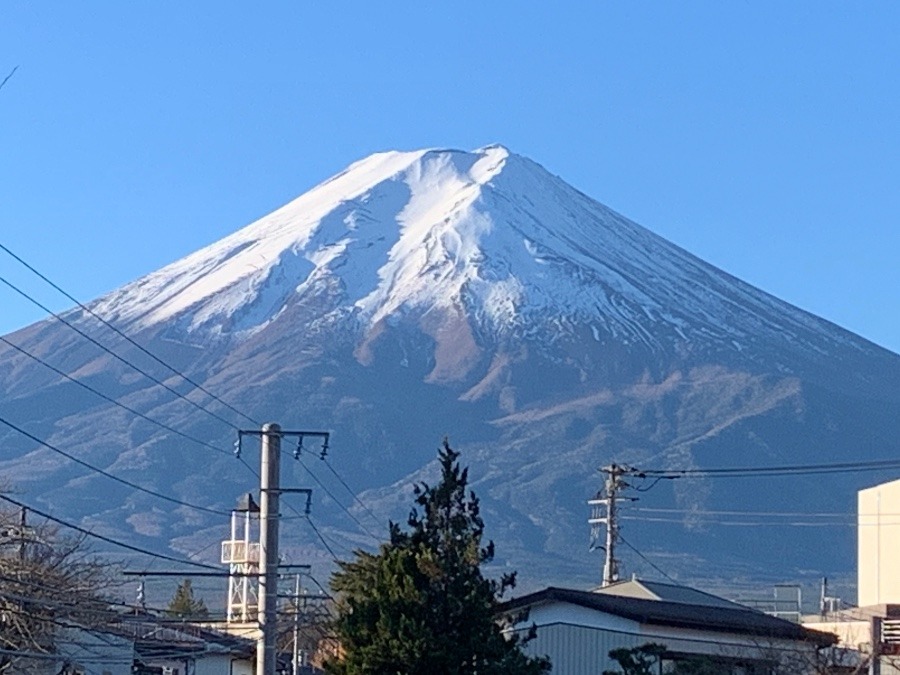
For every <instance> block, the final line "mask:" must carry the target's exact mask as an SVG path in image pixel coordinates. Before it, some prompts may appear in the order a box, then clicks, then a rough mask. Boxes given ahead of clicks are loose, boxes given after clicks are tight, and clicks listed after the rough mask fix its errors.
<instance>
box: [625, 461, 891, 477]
mask: <svg viewBox="0 0 900 675" xmlns="http://www.w3.org/2000/svg"><path fill="white" fill-rule="evenodd" d="M898 468H900V460H897V459H885V460H873V461H869V462H839V463H834V464H795V465H786V466H757V467H730V468H718V469H699V468H697V469H644V470H639V469H632V470H631V471H632V472H633V473H632V474H631V475H634V476H637V477H639V478H645V477H660V478H687V477H702V478H753V477H761V476H797V475H814V474H825V473H844V472H859V471H878V470H881V469H898Z"/></svg>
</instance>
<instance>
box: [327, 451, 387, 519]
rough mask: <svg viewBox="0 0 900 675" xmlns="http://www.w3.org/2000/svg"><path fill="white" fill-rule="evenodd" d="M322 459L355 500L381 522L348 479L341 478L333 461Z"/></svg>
mask: <svg viewBox="0 0 900 675" xmlns="http://www.w3.org/2000/svg"><path fill="white" fill-rule="evenodd" d="M322 461H324V462H325V466H327V467H328V468H329V469H330V470H331V473H333V474H334V477H335V478H337V479H338V480H339V481H340V483H341V485H343V486H344V488H345V489H346V490H347V492H348V493H349V494H350V496H351V497H353V500H354V501H355V502H356V503H357V504H359V505H360V506H361V507H362V508H363V509H365V511H366V513H368V514H369V516H370V517H371V518H372V520H374V521H375V522H376V523H380V521H379V520H378V517H377V516H376V515H375V514H374V513H372V510H371V509H370V508H369V507H368V506H366V505H365V504H363V502H362V500H361V499H360V498H359V497H357V496H356V492H354V491H353V489H352V488H351V487H350V486H349V485H347V481H345V480H344V479H343V478H341V476H340V474H339V473H338V472H337V471H336V470H335V468H334V467H333V466H332V465H331V462H329V461H328V458H327V457H323V458H322Z"/></svg>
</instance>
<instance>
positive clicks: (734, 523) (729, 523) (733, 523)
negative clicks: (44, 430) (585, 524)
mask: <svg viewBox="0 0 900 675" xmlns="http://www.w3.org/2000/svg"><path fill="white" fill-rule="evenodd" d="M622 518H623V520H635V521H640V522H645V523H680V524H684V519H683V518H648V517H643V516H622ZM701 522H702V524H703V525H722V526H726V527H774V526H782V527H783V526H787V527H878V526H881V527H885V526H900V520H897V521H894V522H890V523H884V522H882V523H856V522H850V521H821V520H818V521H803V520H785V521H777V520H775V521H773V520H767V521H748V520H708V519H703V520H702V521H701Z"/></svg>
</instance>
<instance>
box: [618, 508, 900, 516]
mask: <svg viewBox="0 0 900 675" xmlns="http://www.w3.org/2000/svg"><path fill="white" fill-rule="evenodd" d="M630 511H631V512H632V513H634V512H641V513H683V514H685V515H694V514H696V515H701V516H772V517H778V518H793V517H796V516H806V517H810V518H856V515H857V514H856V513H850V512H840V511H835V512H831V513H820V512H810V511H707V510H702V509H699V510H695V509H658V508H650V507H645V506H638V507H634V508H632V509H630ZM878 515H879V516H900V513H884V512H879V513H878Z"/></svg>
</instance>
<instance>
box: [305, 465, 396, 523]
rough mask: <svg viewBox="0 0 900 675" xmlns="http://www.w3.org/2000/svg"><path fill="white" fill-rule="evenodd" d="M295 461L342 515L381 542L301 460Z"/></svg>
mask: <svg viewBox="0 0 900 675" xmlns="http://www.w3.org/2000/svg"><path fill="white" fill-rule="evenodd" d="M297 461H298V462H300V466H302V467H303V468H304V469H306V473H308V474H309V475H310V476H311V477H312V479H313V480H314V481H316V483H317V484H318V485H319V487H320V488H322V491H323V492H324V493H325V494H326V495H328V496H329V497H330V498H331V499H332V501H334V503H335V504H337V505H338V506H339V507H341V509H342V510H343V511H344V513H346V514H347V515H348V516H350V518H351V519H352V520H353V522H354V523H356V524H357V526H359V529H360V530H362V531H363V532H364V533H365V534H366V535H367V536H369V537H371V538H372V539H374V540H375V541H381V540H380V539H379V538H378V537H376V536H375V535H374V534H372V533H371V532H370V531H369V529H368V528H367V527H366V526H365V525H363V524H362V522H361V521H360V520H359V518H357V517H356V516H354V515H353V513H352V512H351V511H350V509H348V508H347V507H346V506H344V505H343V504H342V503H341V502H340V500H338V498H337V497H335V496H334V493H333V492H331V490H329V489H328V488H327V487H325V484H324V483H323V482H322V481H321V480H319V477H318V476H316V474H314V473H313V472H312V469H310V468H309V467H308V466H307V465H306V463H305V462H304V461H303V460H302V459H298V460H297Z"/></svg>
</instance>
